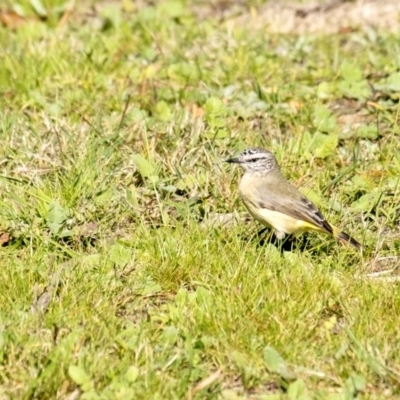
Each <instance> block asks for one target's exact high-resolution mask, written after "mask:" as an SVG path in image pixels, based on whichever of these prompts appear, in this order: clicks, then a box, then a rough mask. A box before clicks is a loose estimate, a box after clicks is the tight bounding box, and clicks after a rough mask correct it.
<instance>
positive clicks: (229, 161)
mask: <svg viewBox="0 0 400 400" xmlns="http://www.w3.org/2000/svg"><path fill="white" fill-rule="evenodd" d="M225 162H227V163H233V164H240V161H239V159H238V158H228V159H227V160H225Z"/></svg>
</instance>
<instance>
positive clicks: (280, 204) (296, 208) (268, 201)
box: [257, 182, 333, 233]
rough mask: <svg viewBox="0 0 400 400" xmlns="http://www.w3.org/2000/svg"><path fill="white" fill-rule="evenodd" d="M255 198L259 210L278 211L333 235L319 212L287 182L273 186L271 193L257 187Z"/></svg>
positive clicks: (268, 190)
mask: <svg viewBox="0 0 400 400" xmlns="http://www.w3.org/2000/svg"><path fill="white" fill-rule="evenodd" d="M260 189H261V190H260ZM257 198H258V206H259V207H261V208H266V209H268V210H273V211H278V212H280V213H282V214H285V215H289V216H291V217H293V218H296V219H298V220H300V221H307V222H309V223H311V224H313V225H316V226H317V227H318V228H320V229H321V230H323V231H325V232H327V233H333V231H332V227H331V226H330V224H329V223H328V222H327V221H326V219H325V217H324V216H323V215H322V213H321V211H319V210H318V208H317V207H316V206H315V205H314V204H313V203H312V202H311V201H310V200H309V199H307V197H305V196H304V195H303V194H302V193H300V192H299V191H298V190H297V188H296V187H295V186H293V185H291V184H290V183H288V182H280V185H277V186H276V185H275V186H274V190H273V191H271V190H270V189H266V188H265V187H264V189H262V188H260V187H259V190H258V195H257Z"/></svg>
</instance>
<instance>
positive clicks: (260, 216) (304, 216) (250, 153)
mask: <svg viewBox="0 0 400 400" xmlns="http://www.w3.org/2000/svg"><path fill="white" fill-rule="evenodd" d="M226 162H228V163H233V164H239V165H240V166H241V167H242V169H243V170H244V174H243V176H242V178H241V180H240V183H239V192H240V196H241V198H242V200H243V202H244V204H245V206H246V208H247V209H248V211H249V213H250V214H251V215H252V217H253V218H254V219H256V220H257V221H259V222H260V223H261V224H262V225H264V226H266V227H268V228H273V229H275V236H276V237H277V238H278V239H284V237H285V236H286V234H299V233H303V232H307V231H317V232H324V233H327V234H330V235H332V236H333V237H334V238H335V239H337V240H338V241H339V242H341V243H342V244H348V245H350V246H352V247H354V248H356V249H358V250H361V249H362V246H361V244H360V243H359V242H357V240H355V239H353V238H352V237H351V236H349V235H348V234H347V233H345V232H342V231H341V230H340V229H339V228H337V227H336V226H334V225H332V224H330V223H329V222H328V221H327V220H326V219H325V217H324V216H323V215H322V213H321V211H320V210H319V209H318V208H317V207H316V206H315V205H314V204H313V203H312V202H311V201H310V200H309V199H308V198H307V197H306V196H304V195H303V194H302V193H301V192H300V191H299V190H298V189H297V188H296V187H295V186H294V185H292V184H291V183H290V182H289V181H288V180H286V179H285V177H284V176H283V175H282V172H281V169H280V167H279V164H278V162H277V160H276V157H275V155H274V154H273V153H272V152H270V151H269V150H266V149H263V148H258V147H257V148H249V149H246V150H244V151H242V152H241V153H240V154H239V155H238V156H237V157H233V158H229V159H227V160H226Z"/></svg>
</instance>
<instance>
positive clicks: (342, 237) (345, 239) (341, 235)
mask: <svg viewBox="0 0 400 400" xmlns="http://www.w3.org/2000/svg"><path fill="white" fill-rule="evenodd" d="M332 231H333V236H334V237H335V238H336V239H337V240H339V242H341V243H343V244H349V245H350V246H353V247H354V248H355V249H357V250H361V249H362V246H361V244H360V243H358V242H357V240H355V239H353V238H352V237H351V236H350V235H348V234H347V233H346V232H342V231H341V230H340V229H339V228H336V226H332Z"/></svg>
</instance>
